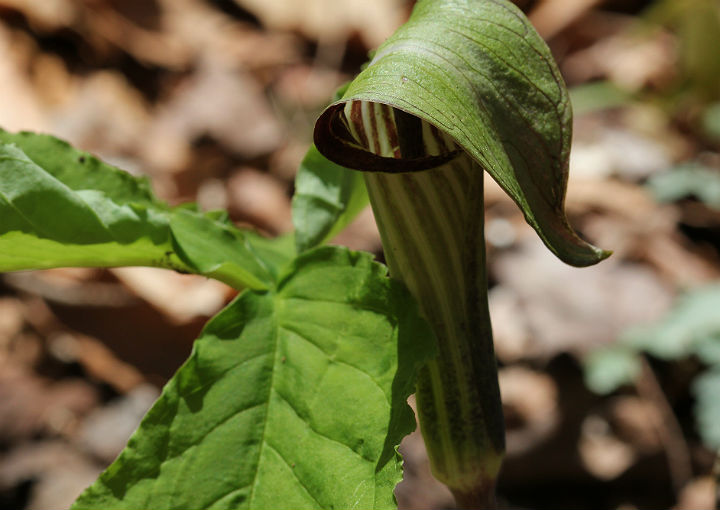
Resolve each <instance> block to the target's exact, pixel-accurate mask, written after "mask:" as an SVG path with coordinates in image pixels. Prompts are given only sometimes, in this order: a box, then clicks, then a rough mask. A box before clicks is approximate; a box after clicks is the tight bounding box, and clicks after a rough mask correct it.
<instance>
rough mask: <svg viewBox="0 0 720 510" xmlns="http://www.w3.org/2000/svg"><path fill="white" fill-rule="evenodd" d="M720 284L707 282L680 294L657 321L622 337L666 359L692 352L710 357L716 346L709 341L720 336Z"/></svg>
mask: <svg viewBox="0 0 720 510" xmlns="http://www.w3.org/2000/svg"><path fill="white" fill-rule="evenodd" d="M718 310H720V285H717V284H715V285H707V286H704V287H700V288H697V289H693V290H692V291H689V292H688V293H686V294H685V295H683V296H681V297H680V298H678V299H677V300H676V302H675V304H674V305H673V308H672V310H670V312H669V313H668V314H667V315H666V316H665V317H664V318H663V319H662V320H661V321H658V322H657V323H656V324H652V325H649V326H638V327H636V328H632V329H631V330H629V331H627V332H625V333H624V334H623V335H622V337H621V339H620V341H621V342H622V343H624V344H625V345H627V346H628V347H630V348H633V349H635V350H642V351H645V352H647V353H649V354H652V355H653V356H655V357H658V358H662V359H680V358H684V357H687V356H690V355H692V354H696V355H699V356H701V357H703V356H707V357H708V359H709V360H711V359H712V357H713V356H714V355H715V350H714V349H712V348H711V347H710V346H708V345H707V342H711V343H714V342H717V341H718V339H719V338H720V314H718Z"/></svg>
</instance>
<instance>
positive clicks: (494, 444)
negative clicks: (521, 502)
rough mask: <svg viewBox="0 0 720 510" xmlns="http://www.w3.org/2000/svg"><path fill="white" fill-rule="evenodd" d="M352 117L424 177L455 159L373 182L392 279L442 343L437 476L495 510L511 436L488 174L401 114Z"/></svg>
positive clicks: (435, 409) (430, 444)
mask: <svg viewBox="0 0 720 510" xmlns="http://www.w3.org/2000/svg"><path fill="white" fill-rule="evenodd" d="M344 114H345V115H343V116H338V120H337V122H338V124H337V128H338V129H340V130H347V135H349V136H348V137H347V138H345V140H346V141H347V140H352V143H354V144H356V146H357V148H358V149H361V150H363V151H365V152H366V153H367V152H370V153H372V154H375V155H378V156H383V157H386V158H394V159H395V160H396V161H402V160H406V161H414V162H416V164H417V165H418V167H419V168H422V167H424V166H425V165H426V164H428V162H430V163H431V164H432V163H435V162H437V161H442V160H446V159H448V158H451V159H449V161H447V162H446V163H444V164H441V165H440V166H438V167H435V168H430V169H426V170H424V171H413V172H393V173H386V172H366V173H365V174H364V176H365V183H366V185H367V188H368V192H369V195H370V200H371V204H372V207H373V211H374V213H375V218H376V221H377V223H378V227H379V229H380V233H381V236H382V240H383V246H384V247H385V256H386V259H387V262H388V265H389V267H390V272H391V274H392V275H393V277H395V278H398V279H400V280H402V281H403V282H404V283H405V284H406V285H407V287H408V288H409V289H410V292H411V293H412V294H413V295H414V297H415V298H416V299H417V301H418V303H419V304H420V308H421V310H422V312H423V314H424V315H425V317H426V319H427V320H428V321H429V323H430V324H431V326H432V328H433V329H434V332H435V334H436V336H437V338H438V343H439V355H438V357H437V359H436V360H434V361H432V362H430V363H429V364H428V365H427V366H426V367H425V368H424V369H423V371H422V373H421V376H420V379H419V381H418V385H417V395H416V398H417V407H418V414H419V418H420V425H421V429H422V433H423V437H424V439H425V443H426V445H427V449H428V454H429V457H430V460H431V466H432V469H433V473H434V475H435V476H436V477H437V478H438V479H439V480H441V481H442V482H443V483H445V484H447V485H448V486H449V487H450V489H451V490H452V491H453V493H454V494H455V496H456V499H457V500H458V503H460V504H466V505H469V506H473V505H477V504H481V503H482V504H483V506H491V505H490V503H489V500H491V499H492V494H493V486H494V480H495V478H496V476H497V473H498V471H499V468H500V464H501V461H502V456H503V451H504V426H503V416H502V407H501V403H500V392H499V389H498V381H497V369H496V365H495V357H494V353H493V344H492V332H491V326H490V316H489V313H488V303H487V276H486V269H485V266H486V264H485V241H484V236H483V215H484V211H483V172H482V169H481V168H479V167H478V165H477V163H475V162H474V161H473V160H472V159H471V158H470V157H469V156H468V155H466V154H465V153H464V152H463V151H460V150H459V147H458V146H457V145H456V144H455V142H454V140H453V139H452V138H451V137H450V136H448V135H446V134H444V133H442V132H440V131H439V130H438V129H437V128H435V127H434V126H432V125H431V124H429V123H427V122H424V121H422V120H420V119H419V118H417V117H414V116H412V115H409V114H406V113H404V112H402V111H401V110H398V109H395V108H392V107H390V106H387V105H384V104H381V103H373V102H367V101H352V102H348V103H346V104H345V107H344ZM438 158H439V159H438ZM478 498H479V499H478ZM483 500H484V501H483Z"/></svg>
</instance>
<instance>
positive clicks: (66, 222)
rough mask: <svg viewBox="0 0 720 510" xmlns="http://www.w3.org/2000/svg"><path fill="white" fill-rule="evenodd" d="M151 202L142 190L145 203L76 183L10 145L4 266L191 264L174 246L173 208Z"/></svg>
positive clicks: (0, 159)
mask: <svg viewBox="0 0 720 510" xmlns="http://www.w3.org/2000/svg"><path fill="white" fill-rule="evenodd" d="M82 164H83V163H80V162H76V166H78V165H82ZM143 202H144V203H143ZM147 204H148V201H147V200H146V197H145V196H144V195H143V194H142V193H140V194H139V201H138V203H132V202H125V203H118V202H115V201H113V200H112V199H110V198H109V197H108V196H107V195H106V194H105V193H104V192H103V191H99V190H92V189H78V190H73V189H72V188H70V187H69V186H67V185H66V184H65V183H64V182H62V181H60V180H58V179H56V178H55V177H54V176H53V175H52V174H51V173H49V172H47V171H46V170H45V169H44V168H41V167H40V166H38V165H37V164H35V163H34V162H33V161H32V160H31V159H30V158H28V157H27V156H26V155H25V153H24V152H23V151H22V150H20V149H19V148H18V147H16V146H14V145H6V144H3V145H1V146H0V271H15V270H20V269H43V268H49V267H58V266H96V267H108V266H119V265H148V266H157V267H171V268H174V269H179V270H188V269H189V268H188V267H187V266H186V265H185V264H184V263H183V262H182V261H181V260H180V259H179V258H178V257H177V256H176V255H175V253H174V251H173V249H172V245H171V242H170V235H169V234H170V233H169V229H168V228H167V209H165V208H160V207H152V206H150V207H149V206H148V205H147Z"/></svg>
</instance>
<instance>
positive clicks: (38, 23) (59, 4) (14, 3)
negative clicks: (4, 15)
mask: <svg viewBox="0 0 720 510" xmlns="http://www.w3.org/2000/svg"><path fill="white" fill-rule="evenodd" d="M0 7H5V8H9V9H15V10H17V11H19V12H21V13H23V15H24V16H25V17H26V18H27V19H28V21H29V22H30V24H31V25H32V26H33V27H36V28H38V29H40V30H48V31H49V30H57V29H59V28H62V27H67V26H70V25H72V24H73V22H74V20H75V18H76V16H77V14H78V5H77V2H73V1H71V0H43V1H42V2H38V1H37V0H0Z"/></svg>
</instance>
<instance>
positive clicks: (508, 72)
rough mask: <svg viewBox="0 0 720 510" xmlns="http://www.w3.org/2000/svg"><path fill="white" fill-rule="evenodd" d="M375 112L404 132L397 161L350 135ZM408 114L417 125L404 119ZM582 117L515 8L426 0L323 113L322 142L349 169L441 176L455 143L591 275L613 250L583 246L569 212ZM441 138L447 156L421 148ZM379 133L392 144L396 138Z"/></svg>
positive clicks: (496, 1)
mask: <svg viewBox="0 0 720 510" xmlns="http://www.w3.org/2000/svg"><path fill="white" fill-rule="evenodd" d="M368 103H369V104H375V105H389V106H391V107H392V111H391V112H389V113H385V112H384V111H383V112H378V113H377V115H378V116H381V115H385V116H386V117H387V118H389V119H390V120H389V121H388V122H390V123H394V124H395V126H396V127H397V140H395V143H394V144H393V143H392V142H393V140H392V137H390V140H388V141H389V142H390V148H391V149H394V152H395V154H394V157H387V156H379V155H376V154H374V152H376V151H374V150H373V148H374V146H373V144H374V143H375V142H374V141H373V137H372V136H367V137H364V136H363V135H362V133H355V134H354V133H353V129H352V128H351V127H349V124H348V123H349V122H350V123H352V122H355V120H354V119H353V120H352V121H349V120H348V118H349V117H353V116H360V115H367V114H366V113H365V111H364V110H363V109H364V108H365V107H364V106H362V107H361V105H362V104H368ZM355 105H357V107H356V106H355ZM361 110H362V111H361ZM380 110H383V108H380ZM388 110H389V109H388ZM376 111H377V109H376ZM398 112H400V113H398ZM402 112H405V113H407V114H410V115H402ZM393 116H394V117H395V119H396V120H395V121H393V120H392V117H393ZM403 117H410V119H405V120H403V121H402V122H400V121H398V120H397V119H398V118H403ZM367 118H368V119H372V115H368V117H367ZM412 118H414V119H415V121H413V120H412ZM571 118H572V113H571V108H570V101H569V99H568V94H567V90H566V88H565V85H564V83H563V81H562V78H561V76H560V73H559V71H558V69H557V67H556V65H555V63H554V61H553V58H552V55H551V54H550V51H549V49H548V48H547V46H546V45H545V43H544V42H543V41H542V39H541V38H540V36H538V34H537V33H536V32H535V30H534V29H533V28H532V25H531V24H530V23H529V21H527V19H526V18H525V17H524V16H523V15H522V13H521V12H520V11H519V10H518V9H517V8H516V7H515V6H514V5H512V4H511V3H510V2H508V1H505V0H424V1H422V2H418V3H417V4H416V5H415V8H414V10H413V14H412V16H411V18H410V20H409V21H408V23H406V24H405V25H403V27H401V28H400V29H399V30H398V31H397V32H395V34H394V35H393V36H392V37H390V39H388V40H387V41H386V42H385V43H384V44H383V45H382V46H380V48H379V49H378V50H377V52H376V53H375V56H374V58H373V60H372V62H371V63H370V65H368V67H366V68H365V69H364V70H363V71H362V72H361V73H360V74H359V75H358V76H357V77H356V78H355V80H354V81H353V82H352V83H351V84H350V86H349V88H348V90H347V91H346V93H345V95H344V97H343V98H342V100H340V101H339V102H336V103H333V104H331V105H330V106H329V107H328V108H327V109H326V110H325V111H324V112H323V114H322V115H321V116H320V118H319V119H318V122H317V124H316V126H315V144H316V145H317V147H318V149H319V150H320V152H321V153H323V154H324V155H325V156H326V157H327V158H328V159H330V160H331V161H334V162H335V163H337V164H339V165H342V166H345V167H348V168H353V169H357V170H364V171H370V172H390V173H395V172H409V171H421V170H426V169H430V168H436V167H439V166H441V165H442V164H444V163H447V162H448V161H451V160H453V159H454V158H456V157H457V155H458V153H457V152H456V151H454V150H452V149H453V148H454V147H452V145H453V144H456V145H457V146H459V148H460V149H461V150H462V151H465V152H467V154H469V155H470V156H471V157H472V158H473V160H475V161H476V162H477V163H478V164H479V165H480V166H481V167H482V168H484V169H485V170H487V171H488V172H489V173H490V174H491V175H492V176H493V177H494V178H495V180H496V181H497V182H498V183H499V184H500V186H502V188H503V189H504V190H505V191H506V192H507V193H508V194H509V195H510V196H511V197H512V198H513V199H514V200H515V202H517V204H518V205H519V206H520V208H521V209H522V211H523V213H524V214H525V218H526V220H527V221H528V223H529V224H530V225H532V226H533V227H534V228H535V230H536V231H537V232H538V234H539V235H540V237H541V238H542V240H543V241H544V242H545V244H546V245H547V246H548V247H549V248H550V250H552V251H553V252H554V253H555V254H556V255H557V256H558V257H560V258H561V259H562V260H564V261H565V262H567V263H569V264H572V265H576V266H584V265H590V264H594V263H597V262H598V261H600V260H602V259H603V258H605V257H607V256H608V255H609V253H608V252H604V251H602V250H599V249H597V248H595V247H593V246H591V245H589V244H587V243H585V242H584V241H582V240H581V239H580V238H579V237H577V235H576V234H575V233H574V232H573V230H572V229H571V227H570V226H569V224H568V222H567V219H566V217H565V213H564V211H563V205H564V200H565V191H566V187H567V176H568V156H569V152H570V137H571ZM364 119H365V117H363V120H364ZM418 119H419V120H418ZM420 121H422V122H423V123H426V124H428V125H429V126H431V128H427V126H425V127H423V126H422V125H421V123H420ZM401 123H402V124H403V126H400V125H399V124H401ZM415 124H417V125H415ZM405 125H409V126H413V125H415V127H408V128H406V127H404V126H405ZM373 127H375V126H373ZM379 129H384V127H382V126H381V127H380V128H379ZM432 129H434V130H436V131H439V133H440V135H439V136H435V138H436V139H437V140H438V141H440V142H443V138H444V137H449V138H450V139H451V141H449V142H448V143H445V146H446V147H447V146H450V148H449V149H448V150H447V151H444V152H443V151H440V152H439V153H438V152H433V151H432V150H431V149H432V148H431V147H430V146H429V145H426V146H424V147H423V146H422V141H423V140H422V138H421V139H420V143H421V146H419V147H418V146H413V143H410V142H412V139H413V137H422V136H423V134H422V131H423V130H425V131H432ZM413 132H415V133H417V134H416V135H414V134H413ZM370 134H372V132H370ZM355 135H357V136H355ZM378 135H379V138H380V139H383V136H384V135H385V133H382V134H380V133H378ZM376 141H377V140H376ZM382 143H384V142H380V145H382ZM441 145H442V143H441ZM375 148H376V147H375Z"/></svg>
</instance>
